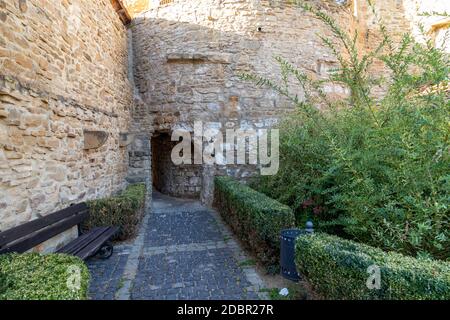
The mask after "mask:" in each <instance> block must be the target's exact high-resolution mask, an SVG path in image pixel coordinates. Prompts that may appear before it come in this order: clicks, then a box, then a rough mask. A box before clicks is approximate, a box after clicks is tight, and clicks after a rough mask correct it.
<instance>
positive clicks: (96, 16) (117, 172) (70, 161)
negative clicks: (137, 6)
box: [0, 0, 132, 249]
mask: <svg viewBox="0 0 450 320" xmlns="http://www.w3.org/2000/svg"><path fill="white" fill-rule="evenodd" d="M0 30H1V31H0V33H1V36H0V172H1V176H0V230H1V231H3V230H6V229H9V228H11V227H14V226H16V225H20V224H22V223H24V222H26V221H29V220H31V219H34V218H37V217H39V216H42V215H46V214H49V213H51V212H53V211H55V210H56V209H59V208H64V207H67V206H69V205H70V204H72V203H78V202H81V201H84V200H87V199H94V198H98V197H102V196H107V195H110V194H111V193H113V192H115V191H117V190H120V189H121V188H123V187H124V184H125V176H126V174H127V157H128V155H127V150H126V147H124V146H121V145H120V133H121V132H126V131H127V130H128V127H129V124H130V108H131V106H132V90H131V86H130V85H129V82H128V78H127V69H128V68H127V65H128V64H127V36H126V30H125V27H124V26H123V24H122V22H121V21H120V19H119V17H118V15H117V14H116V12H115V11H114V9H113V7H112V6H111V3H110V1H109V0H96V1H85V0H72V1H65V0H64V1H52V2H51V4H49V3H48V2H47V1H42V0H1V1H0ZM74 233H76V230H73V231H72V232H71V233H70V234H64V235H63V236H62V237H59V238H56V239H54V240H52V241H51V243H46V244H44V245H43V246H41V248H43V247H45V248H48V249H51V248H52V247H54V246H56V245H58V244H60V241H59V240H60V239H65V240H68V239H70V238H71V236H76V235H75V234H74Z"/></svg>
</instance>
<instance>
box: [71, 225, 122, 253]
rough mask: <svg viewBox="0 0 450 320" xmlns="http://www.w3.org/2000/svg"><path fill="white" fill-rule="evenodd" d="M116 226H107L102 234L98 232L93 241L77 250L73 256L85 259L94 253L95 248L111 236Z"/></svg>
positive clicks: (115, 230)
mask: <svg viewBox="0 0 450 320" xmlns="http://www.w3.org/2000/svg"><path fill="white" fill-rule="evenodd" d="M118 229H119V228H117V227H108V229H106V230H105V232H103V233H102V234H100V235H99V236H98V237H97V238H96V239H95V240H94V241H92V242H90V243H89V244H88V245H87V246H86V247H84V248H83V249H82V250H81V251H78V252H77V253H76V254H74V255H75V256H77V257H79V258H81V259H83V260H86V259H87V258H89V257H91V256H92V255H94V254H95V253H96V252H97V250H98V249H99V248H100V247H101V246H102V245H103V244H104V243H105V242H106V241H108V240H109V238H111V237H112V236H113V235H114V234H115V233H116V232H117V230H118Z"/></svg>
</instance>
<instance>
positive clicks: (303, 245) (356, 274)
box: [296, 233, 450, 300]
mask: <svg viewBox="0 0 450 320" xmlns="http://www.w3.org/2000/svg"><path fill="white" fill-rule="evenodd" d="M296 265H297V269H298V271H299V272H300V273H301V274H303V275H304V276H305V277H306V278H307V279H308V281H309V282H310V283H311V284H312V285H313V286H314V288H315V289H316V290H317V292H318V293H319V294H321V295H322V296H323V297H325V298H327V299H380V300H381V299H382V300H406V299H414V300H416V299H420V300H422V299H430V300H431V299H433V300H435V299H445V300H448V299H450V263H448V262H444V261H436V260H419V259H416V258H413V257H408V256H403V255H401V254H398V253H394V252H385V251H383V250H381V249H378V248H374V247H371V246H368V245H364V244H359V243H356V242H353V241H349V240H344V239H342V238H339V237H336V236H331V235H328V234H320V233H319V234H314V235H306V236H301V237H299V238H298V240H297V242H296ZM373 265H375V266H378V267H379V271H380V280H381V281H380V283H379V284H380V286H379V289H377V288H375V289H369V288H368V287H367V285H366V283H367V281H368V279H369V276H370V275H371V273H369V271H368V268H369V267H370V266H373ZM371 272H373V271H371Z"/></svg>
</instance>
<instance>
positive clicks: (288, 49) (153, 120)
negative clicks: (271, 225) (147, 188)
mask: <svg viewBox="0 0 450 320" xmlns="http://www.w3.org/2000/svg"><path fill="white" fill-rule="evenodd" d="M315 3H316V4H318V5H320V6H321V7H322V8H325V9H326V10H328V12H330V14H333V15H335V16H336V17H338V18H339V20H340V21H343V22H344V25H346V26H349V23H348V21H350V20H351V19H352V18H351V10H350V9H349V7H348V6H347V5H338V4H336V2H335V1H332V0H330V1H315ZM131 30H132V34H133V51H134V66H135V68H134V79H135V84H136V87H137V91H138V92H139V95H140V97H141V98H142V104H141V105H140V108H141V109H140V112H139V116H138V117H136V118H135V121H139V122H140V123H144V122H145V121H146V123H145V125H143V126H142V127H143V128H144V130H147V131H149V132H153V131H156V132H170V131H171V130H173V129H177V128H184V129H187V130H189V131H192V130H193V124H194V121H196V120H201V121H203V122H211V124H210V125H212V126H215V127H217V128H225V126H226V127H227V128H231V127H235V128H247V129H249V128H254V129H258V128H269V127H271V126H273V125H274V124H275V123H277V122H278V120H279V119H280V117H281V116H283V115H284V114H286V113H288V112H290V111H292V105H291V104H289V103H287V101H286V100H284V99H283V98H281V97H280V96H278V95H276V94H274V93H273V92H270V91H268V90H266V89H258V88H255V85H253V84H250V83H247V82H244V81H242V80H241V79H240V78H239V76H240V74H242V73H254V74H258V75H263V76H267V77H268V78H274V79H278V80H279V75H280V70H279V66H278V64H277V62H276V61H275V60H274V56H277V55H279V56H282V57H284V58H286V59H287V60H288V61H290V62H291V63H293V64H294V65H296V66H299V67H300V68H301V69H302V70H304V71H307V72H310V73H314V74H316V75H317V76H318V77H322V76H326V71H327V70H328V69H329V68H331V67H332V66H333V65H335V60H334V58H333V56H332V54H331V53H330V52H329V50H328V49H326V48H325V47H324V46H323V45H322V44H321V40H320V39H319V37H318V36H317V33H320V34H323V35H330V33H329V31H328V30H327V29H326V28H325V27H323V26H322V25H320V24H319V23H318V22H317V21H316V20H315V19H313V18H312V17H311V16H309V15H307V14H305V13H304V12H303V11H302V10H300V9H298V8H296V7H293V6H290V5H285V4H284V2H283V1H247V0H234V1H225V0H198V1H184V0H175V1H173V2H172V3H169V4H166V5H162V6H158V5H156V6H151V8H150V10H148V11H146V12H144V13H142V14H140V15H138V16H136V17H135V20H134V22H133V23H132V25H131ZM297 90H298V88H297ZM328 91H329V92H330V93H333V92H334V91H336V92H337V93H343V92H344V89H343V88H340V87H336V86H330V87H329V88H328ZM299 94H300V96H301V95H302V92H301V91H300V92H299ZM156 152H159V151H158V150H154V153H156ZM169 160H170V159H169ZM166 169H167V170H169V169H170V164H167V167H166ZM219 169H220V172H221V173H223V174H231V175H234V176H237V177H239V178H245V177H248V176H251V175H252V172H254V171H255V166H239V168H238V167H234V166H227V167H222V168H219ZM163 170H164V168H163ZM182 171H183V172H187V171H186V170H182ZM194 171H195V170H194V169H193V172H189V175H191V176H195V175H196V174H197V173H196V172H194ZM185 181H189V179H185ZM199 181H200V182H199V184H200V185H201V179H199ZM190 187H192V186H190V185H189V186H188V185H186V188H190ZM179 188H181V189H183V187H179ZM174 191H175V190H174Z"/></svg>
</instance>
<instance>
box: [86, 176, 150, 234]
mask: <svg viewBox="0 0 450 320" xmlns="http://www.w3.org/2000/svg"><path fill="white" fill-rule="evenodd" d="M145 194H146V187H145V184H133V185H129V186H128V187H127V188H126V189H125V190H124V191H123V192H122V193H121V194H119V195H117V196H113V197H109V198H104V199H98V200H93V201H88V203H87V204H88V206H89V211H90V215H89V218H88V219H87V220H86V221H85V222H84V223H83V229H87V230H89V229H91V228H94V227H98V226H118V227H120V230H119V232H118V233H117V234H116V235H115V236H114V238H113V239H112V240H126V239H129V238H131V237H133V236H134V235H135V234H136V232H137V228H138V226H139V223H140V222H141V220H142V217H143V214H144V207H145Z"/></svg>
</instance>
